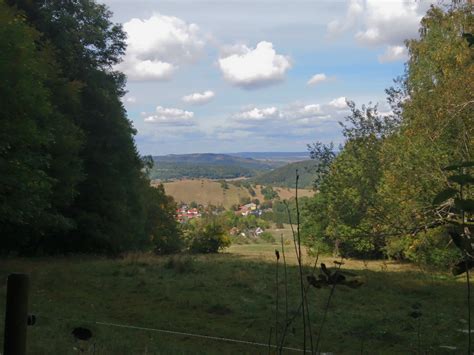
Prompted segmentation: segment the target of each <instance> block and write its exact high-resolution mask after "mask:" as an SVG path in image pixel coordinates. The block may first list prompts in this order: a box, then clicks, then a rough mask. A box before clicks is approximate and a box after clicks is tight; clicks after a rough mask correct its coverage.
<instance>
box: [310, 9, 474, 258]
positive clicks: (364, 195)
mask: <svg viewBox="0 0 474 355" xmlns="http://www.w3.org/2000/svg"><path fill="white" fill-rule="evenodd" d="M472 10H473V9H472V5H471V4H468V3H466V2H455V3H453V5H450V6H449V8H439V7H434V6H433V7H431V8H430V10H429V11H428V12H427V14H426V15H425V17H424V18H423V20H422V21H421V28H420V31H419V32H420V37H419V39H415V40H410V41H407V42H406V45H407V48H408V52H409V60H408V62H407V64H406V70H405V73H404V75H403V76H402V77H401V78H399V79H397V80H395V85H394V86H393V87H391V88H389V89H388V90H387V91H386V92H387V97H388V103H389V104H390V106H391V108H392V112H393V114H391V115H382V114H380V113H379V112H378V110H377V106H372V105H368V106H363V107H362V108H358V107H357V106H356V105H355V104H354V103H352V102H349V107H350V109H351V114H350V116H349V117H347V119H346V122H345V123H343V135H344V138H345V143H344V145H343V147H342V149H341V150H340V151H339V152H337V154H336V152H335V151H334V149H333V147H328V146H324V145H322V144H321V143H317V144H315V145H313V146H311V154H312V156H313V157H315V158H318V159H319V160H320V161H322V162H324V164H321V168H320V171H319V172H318V181H317V188H318V189H319V191H320V193H319V194H316V196H315V197H314V198H313V199H312V200H311V201H310V203H309V204H308V207H307V208H306V209H305V211H304V213H303V215H304V216H303V217H304V220H305V224H304V225H303V232H304V235H305V237H306V239H307V243H308V244H310V245H313V246H315V245H318V246H319V247H320V248H326V249H329V250H331V249H332V250H335V251H336V252H338V253H341V254H345V255H352V256H363V257H370V256H381V255H387V256H390V257H396V258H400V259H410V260H414V261H421V262H426V263H429V264H437V265H445V264H448V263H450V262H451V261H452V260H457V257H458V255H457V253H458V252H457V250H456V248H455V247H454V246H453V245H452V244H451V243H450V239H449V237H448V236H447V228H446V226H445V225H444V223H443V221H442V219H441V218H440V216H439V213H437V210H436V208H434V207H433V203H432V201H433V198H434V197H435V196H436V194H437V193H438V192H439V191H441V190H443V188H444V187H445V186H446V185H448V184H449V181H448V178H449V172H447V171H445V170H443V167H445V166H447V165H450V164H457V163H459V162H463V161H469V160H472V159H473V156H472V153H473V148H474V140H473V138H472V134H473V130H474V96H473V93H474V81H473V80H472V79H473V78H474V47H473V46H472V44H471V43H470V42H469V41H468V39H469V38H470V37H469V34H472V33H473V32H474V18H473V17H474V15H473V11H472ZM472 193H473V192H472V189H471V190H470V192H467V194H470V196H471V197H470V198H472Z"/></svg>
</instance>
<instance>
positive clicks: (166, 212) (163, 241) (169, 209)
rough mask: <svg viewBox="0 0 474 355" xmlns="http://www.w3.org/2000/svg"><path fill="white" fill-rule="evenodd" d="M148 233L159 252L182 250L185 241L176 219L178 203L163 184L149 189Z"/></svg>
mask: <svg viewBox="0 0 474 355" xmlns="http://www.w3.org/2000/svg"><path fill="white" fill-rule="evenodd" d="M146 210H147V212H148V216H147V226H146V230H147V235H148V236H149V238H150V241H151V244H152V247H153V249H154V251H155V253H157V254H172V253H177V252H179V251H181V250H182V249H183V247H184V242H183V239H182V235H181V230H180V229H179V227H178V223H177V222H176V220H175V210H176V203H175V202H174V200H173V198H172V197H170V196H167V195H166V194H165V190H164V188H163V185H158V186H156V187H153V188H149V189H148V195H147V206H146Z"/></svg>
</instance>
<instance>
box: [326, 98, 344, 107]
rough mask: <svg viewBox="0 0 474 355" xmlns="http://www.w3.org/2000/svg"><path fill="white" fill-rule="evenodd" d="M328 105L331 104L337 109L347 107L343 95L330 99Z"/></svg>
mask: <svg viewBox="0 0 474 355" xmlns="http://www.w3.org/2000/svg"><path fill="white" fill-rule="evenodd" d="M329 106H332V107H334V108H337V109H345V108H347V102H346V98H345V97H344V96H341V97H338V98H337V99H334V100H331V101H330V102H329Z"/></svg>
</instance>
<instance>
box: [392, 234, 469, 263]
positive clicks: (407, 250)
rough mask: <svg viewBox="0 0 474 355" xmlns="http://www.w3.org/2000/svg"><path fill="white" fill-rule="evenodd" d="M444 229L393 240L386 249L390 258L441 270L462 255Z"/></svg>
mask: <svg viewBox="0 0 474 355" xmlns="http://www.w3.org/2000/svg"><path fill="white" fill-rule="evenodd" d="M449 240H450V239H449V236H448V235H447V232H446V229H445V228H444V227H439V228H435V229H431V230H428V231H426V232H424V233H420V234H418V235H416V236H412V235H408V236H403V237H397V238H391V239H389V240H388V241H387V246H386V248H385V250H386V253H387V255H388V256H389V257H392V258H396V259H399V260H401V259H405V260H409V261H412V262H415V263H420V264H423V265H430V266H433V267H435V268H439V269H446V268H449V267H451V266H452V265H453V264H455V263H456V262H457V261H458V260H459V258H460V256H461V254H460V252H459V250H458V249H457V248H456V247H454V246H453V245H452V244H449Z"/></svg>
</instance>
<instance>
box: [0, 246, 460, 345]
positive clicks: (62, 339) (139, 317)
mask: <svg viewBox="0 0 474 355" xmlns="http://www.w3.org/2000/svg"><path fill="white" fill-rule="evenodd" d="M287 247H288V248H289V247H290V245H287ZM275 248H278V249H280V250H281V247H280V246H279V245H278V244H274V245H272V244H247V245H234V246H231V247H230V248H229V249H228V250H227V251H226V252H225V253H221V254H218V255H201V256H174V257H172V256H170V257H155V256H153V255H147V254H130V255H128V256H126V257H124V258H123V259H116V260H111V259H105V258H96V257H94V258H93V257H79V256H76V257H72V258H54V259H51V258H45V259H41V258H38V259H7V260H2V261H1V262H0V276H1V279H2V280H3V281H2V287H1V289H0V304H4V302H5V291H6V290H5V285H6V284H5V280H6V277H7V275H8V274H9V273H11V272H14V271H19V272H27V273H29V274H30V275H31V280H32V286H31V294H30V303H31V304H30V309H31V311H32V312H33V313H35V314H37V316H38V321H37V324H36V325H35V326H33V327H31V328H29V334H28V348H29V353H31V354H74V353H78V352H80V351H81V350H80V349H82V350H84V352H85V353H89V354H92V353H95V354H160V353H161V354H187V353H189V354H192V353H203V354H204V353H206V354H230V353H235V354H240V353H251V354H254V353H262V354H263V353H268V349H267V348H266V347H259V346H255V345H248V344H238V343H230V342H225V341H218V340H212V339H204V338H197V337H193V336H190V335H176V334H169V333H162V332H156V331H151V330H145V329H138V328H122V327H118V326H112V325H110V324H103V323H112V324H116V325H132V326H136V327H141V328H153V329H164V330H172V331H178V332H185V333H195V334H202V335H210V336H218V337H225V338H233V339H241V340H246V341H252V342H258V343H263V344H266V343H267V342H268V338H269V332H270V328H271V327H274V325H275V302H276V283H275V272H276V264H275V256H274V255H275V254H274V250H275ZM321 260H322V261H324V262H326V263H327V264H328V265H333V259H332V258H330V257H324V258H320V261H321ZM306 261H307V262H306V264H307V267H306V268H307V272H306V273H309V270H310V269H311V266H310V265H311V264H312V263H313V262H314V261H313V259H312V258H310V257H306ZM287 262H288V280H289V282H288V285H289V314H290V316H291V315H293V314H294V312H295V310H296V308H297V306H298V304H299V301H298V283H297V280H298V279H297V268H296V266H295V264H296V259H295V257H294V253H293V252H290V251H288V252H287ZM281 266H282V264H281V260H280V269H279V275H280V287H279V292H280V300H279V304H280V313H279V317H280V320H282V319H283V318H284V314H285V310H284V308H285V307H284V306H283V305H284V303H285V302H284V297H283V295H284V283H283V281H282V279H283V268H282V267H281ZM343 268H344V269H346V270H350V271H352V272H354V273H355V274H357V275H358V276H357V277H358V278H359V279H361V280H363V282H364V285H363V286H362V287H361V288H359V289H350V288H347V287H344V286H337V287H336V289H335V292H334V296H333V298H332V301H331V305H330V307H329V311H328V316H327V321H326V324H325V328H324V330H323V334H322V337H321V346H320V349H321V351H325V352H334V353H339V354H360V353H367V354H410V353H417V351H418V350H420V349H421V351H422V352H423V353H430V354H444V353H465V352H466V350H465V349H466V344H467V339H466V334H464V333H462V332H461V331H460V330H462V329H466V327H467V326H466V323H465V322H466V319H467V313H466V307H465V287H464V284H463V283H462V281H463V280H462V279H455V278H453V277H451V276H450V275H448V274H441V273H430V272H427V271H423V270H420V269H419V268H417V267H415V266H413V265H410V264H398V263H394V262H383V261H370V262H363V261H356V260H346V261H345V265H344V266H343ZM329 292H330V290H329V289H314V288H312V289H310V292H309V294H308V301H309V304H310V313H311V324H312V331H313V334H316V333H317V332H318V331H319V326H320V324H321V319H322V314H323V311H324V308H325V304H326V302H327V299H328V295H329ZM415 304H419V306H420V307H421V312H422V314H423V315H422V317H421V318H418V320H416V319H413V318H411V317H410V315H409V314H410V312H412V306H413V305H415ZM3 312H4V310H3V307H2V309H0V316H1V317H2V318H3V317H4V314H3ZM97 322H99V323H97ZM101 323H102V324H101ZM77 326H83V327H87V328H89V329H91V330H92V332H93V337H92V339H91V340H90V341H89V342H88V343H86V342H82V343H79V342H77V341H75V340H74V339H73V337H72V335H71V331H72V329H73V328H74V327H77ZM0 327H3V323H0ZM418 329H419V333H418ZM0 331H1V334H3V329H0ZM418 335H419V338H418ZM273 339H274V336H273ZM1 341H2V340H0V342H1ZM286 346H288V347H296V348H301V347H302V327H301V320H300V319H299V318H298V317H297V319H296V320H295V323H294V324H293V325H292V326H291V329H290V331H289V333H288V335H287V342H286ZM444 346H453V347H456V349H454V350H449V349H447V348H445V347H444ZM286 353H292V351H286Z"/></svg>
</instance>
